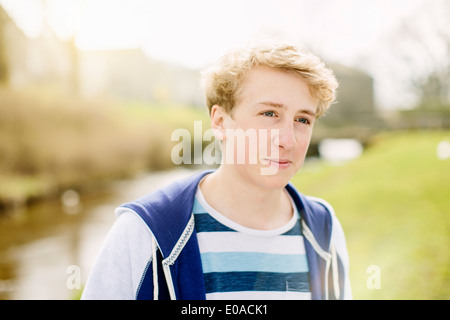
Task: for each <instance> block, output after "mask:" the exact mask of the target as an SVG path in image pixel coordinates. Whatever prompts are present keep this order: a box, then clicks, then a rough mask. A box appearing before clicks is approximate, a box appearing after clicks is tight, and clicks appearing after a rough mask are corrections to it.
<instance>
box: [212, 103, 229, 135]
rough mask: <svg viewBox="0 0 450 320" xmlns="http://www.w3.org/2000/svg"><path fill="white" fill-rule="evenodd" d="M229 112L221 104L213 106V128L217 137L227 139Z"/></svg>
mask: <svg viewBox="0 0 450 320" xmlns="http://www.w3.org/2000/svg"><path fill="white" fill-rule="evenodd" d="M226 116H227V113H226V111H225V109H224V108H222V107H221V106H219V105H213V106H212V108H211V129H213V130H214V133H215V135H216V138H217V139H219V140H225V126H224V122H225V117H226Z"/></svg>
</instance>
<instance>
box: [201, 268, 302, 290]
mask: <svg viewBox="0 0 450 320" xmlns="http://www.w3.org/2000/svg"><path fill="white" fill-rule="evenodd" d="M204 276H205V288H206V293H212V292H235V291H293V292H309V291H310V288H309V275H308V273H306V272H302V273H289V274H284V273H270V272H229V273H223V272H219V273H217V272H213V273H205V275H204Z"/></svg>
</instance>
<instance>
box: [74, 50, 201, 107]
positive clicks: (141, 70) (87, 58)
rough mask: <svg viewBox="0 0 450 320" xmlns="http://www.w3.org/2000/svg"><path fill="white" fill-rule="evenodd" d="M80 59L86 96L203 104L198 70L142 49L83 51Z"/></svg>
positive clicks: (83, 92) (80, 72) (81, 86)
mask: <svg viewBox="0 0 450 320" xmlns="http://www.w3.org/2000/svg"><path fill="white" fill-rule="evenodd" d="M79 62H80V69H79V80H80V93H81V94H82V95H84V96H87V97H93V96H108V97H113V98H116V99H117V98H118V99H124V100H134V101H146V102H156V103H163V104H164V103H175V104H182V105H191V106H192V105H193V106H201V105H203V98H202V95H201V93H200V88H199V80H200V79H199V72H198V70H191V69H187V68H184V67H180V66H175V65H171V64H167V63H164V62H160V61H155V60H152V59H150V58H149V57H148V56H147V55H146V54H145V53H144V52H143V51H142V50H141V49H138V48H137V49H124V50H108V51H81V52H80V60H79Z"/></svg>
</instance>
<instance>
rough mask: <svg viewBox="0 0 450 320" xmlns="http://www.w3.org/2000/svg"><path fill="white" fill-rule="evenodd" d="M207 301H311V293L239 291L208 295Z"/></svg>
mask: <svg viewBox="0 0 450 320" xmlns="http://www.w3.org/2000/svg"><path fill="white" fill-rule="evenodd" d="M206 300H311V293H310V292H295V291H286V292H280V291H239V292H214V293H207V294H206Z"/></svg>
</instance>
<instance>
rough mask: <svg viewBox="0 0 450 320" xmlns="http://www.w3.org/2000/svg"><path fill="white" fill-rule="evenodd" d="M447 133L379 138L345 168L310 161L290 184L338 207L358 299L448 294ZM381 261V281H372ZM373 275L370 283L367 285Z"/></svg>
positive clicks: (449, 185) (446, 296)
mask: <svg viewBox="0 0 450 320" xmlns="http://www.w3.org/2000/svg"><path fill="white" fill-rule="evenodd" d="M442 140H447V141H449V142H450V132H442V131H440V132H435V131H428V132H427V131H416V132H400V133H399V132H397V133H386V134H381V135H379V136H377V137H376V138H375V139H374V140H373V143H372V144H371V145H370V146H369V147H368V148H367V150H366V151H365V152H364V154H363V155H362V156H361V157H360V158H359V159H356V160H354V161H352V162H350V163H347V164H345V165H343V166H332V165H329V164H325V163H311V164H306V165H305V166H304V168H303V169H302V170H301V171H300V172H299V173H298V174H297V175H296V176H295V177H294V179H293V182H294V184H295V185H296V186H298V188H299V189H300V190H301V191H302V192H303V193H306V194H309V195H314V196H318V197H322V198H324V199H326V200H327V201H328V202H330V203H331V204H332V205H333V207H334V208H335V211H336V214H337V216H338V217H339V219H340V221H341V223H342V225H343V228H344V231H345V232H346V237H347V244H348V249H349V254H350V263H351V282H352V287H353V293H354V298H355V299H450V250H449V245H450V159H447V160H439V159H438V157H437V155H436V148H437V145H438V143H439V142H440V141H442ZM370 266H376V268H377V270H379V272H380V273H379V275H380V287H379V288H373V286H371V285H370V284H371V282H370V279H371V278H370V277H371V276H372V275H373V274H374V273H372V272H373V269H370ZM368 280H369V282H370V283H369V285H368V284H367V283H368Z"/></svg>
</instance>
